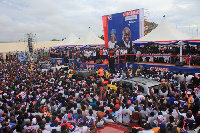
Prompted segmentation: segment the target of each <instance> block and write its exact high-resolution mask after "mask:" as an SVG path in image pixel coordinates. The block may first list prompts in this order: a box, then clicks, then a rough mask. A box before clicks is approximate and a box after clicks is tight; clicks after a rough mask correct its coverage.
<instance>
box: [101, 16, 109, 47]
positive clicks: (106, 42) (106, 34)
mask: <svg viewBox="0 0 200 133" xmlns="http://www.w3.org/2000/svg"><path fill="white" fill-rule="evenodd" d="M102 20H103V30H104V41H105V48H108V17H107V15H105V16H102Z"/></svg>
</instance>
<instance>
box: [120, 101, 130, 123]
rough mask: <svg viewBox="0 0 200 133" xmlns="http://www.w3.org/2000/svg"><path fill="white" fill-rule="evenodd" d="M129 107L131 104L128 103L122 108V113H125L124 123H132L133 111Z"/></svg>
mask: <svg viewBox="0 0 200 133" xmlns="http://www.w3.org/2000/svg"><path fill="white" fill-rule="evenodd" d="M128 108H129V105H128V104H126V108H125V109H123V110H122V114H123V119H122V122H123V123H130V121H131V116H132V111H131V110H130V109H128Z"/></svg>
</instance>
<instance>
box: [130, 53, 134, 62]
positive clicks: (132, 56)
mask: <svg viewBox="0 0 200 133" xmlns="http://www.w3.org/2000/svg"><path fill="white" fill-rule="evenodd" d="M134 61H135V55H130V62H132V63H134Z"/></svg>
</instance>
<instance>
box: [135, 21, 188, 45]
mask: <svg viewBox="0 0 200 133" xmlns="http://www.w3.org/2000/svg"><path fill="white" fill-rule="evenodd" d="M189 38H190V37H189V36H187V35H185V34H183V33H182V32H180V31H179V30H177V29H176V28H175V27H173V26H172V25H171V24H170V23H169V22H168V21H167V19H166V18H165V17H164V19H163V20H162V22H161V23H160V24H159V25H158V26H157V27H156V28H155V29H154V30H152V31H151V32H150V33H149V34H147V35H146V36H144V37H141V38H140V39H137V40H136V41H134V42H133V43H134V44H144V43H147V42H154V43H157V44H164V45H166V44H172V43H177V41H179V40H186V39H189Z"/></svg>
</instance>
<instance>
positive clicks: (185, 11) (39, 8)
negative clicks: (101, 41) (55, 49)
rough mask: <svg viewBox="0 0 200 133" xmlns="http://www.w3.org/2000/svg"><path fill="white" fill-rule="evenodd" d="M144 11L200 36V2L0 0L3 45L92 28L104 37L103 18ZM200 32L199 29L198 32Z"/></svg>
mask: <svg viewBox="0 0 200 133" xmlns="http://www.w3.org/2000/svg"><path fill="white" fill-rule="evenodd" d="M140 8H144V10H145V14H146V16H147V17H146V18H147V19H148V20H149V21H150V22H155V23H157V24H159V23H160V22H161V21H162V19H163V15H165V17H166V18H167V20H168V21H169V22H170V23H171V24H172V25H173V26H174V27H176V28H177V29H178V30H180V31H182V32H183V33H185V34H187V35H189V36H190V37H194V36H196V35H197V34H200V15H199V13H200V0H0V42H10V41H19V40H21V41H23V40H24V39H25V38H26V35H27V34H29V33H32V34H33V35H34V37H35V40H36V41H50V40H52V39H58V40H62V39H63V38H66V37H67V36H68V35H69V33H71V32H72V33H74V34H75V35H76V36H77V37H79V38H81V37H82V36H83V35H84V34H85V33H87V31H88V29H89V27H90V29H91V30H92V31H93V32H94V33H95V34H96V35H98V36H101V35H103V23H102V16H103V15H110V14H115V13H121V12H125V11H130V10H135V9H140ZM197 29H198V30H197Z"/></svg>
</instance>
